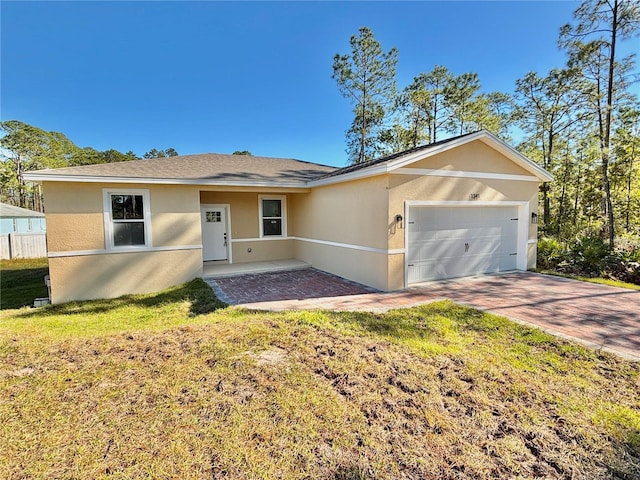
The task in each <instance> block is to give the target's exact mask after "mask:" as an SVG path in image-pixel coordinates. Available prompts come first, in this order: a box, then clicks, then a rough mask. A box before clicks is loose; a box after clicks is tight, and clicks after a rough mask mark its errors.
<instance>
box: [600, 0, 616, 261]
mask: <svg viewBox="0 0 640 480" xmlns="http://www.w3.org/2000/svg"><path fill="white" fill-rule="evenodd" d="M611 13H612V20H611V51H610V52H609V73H608V78H607V110H606V112H605V124H604V127H605V128H604V139H603V140H604V144H603V145H602V146H603V147H604V148H603V149H602V182H603V187H604V193H605V198H606V202H607V203H606V208H607V212H606V214H607V226H608V230H609V232H608V233H609V248H611V249H613V247H614V241H615V228H614V223H613V222H614V219H613V203H612V201H611V185H610V184H609V152H610V148H611V116H612V111H613V82H614V80H615V79H614V68H615V60H616V39H617V34H618V21H619V19H618V0H614V2H613V11H612V12H611Z"/></svg>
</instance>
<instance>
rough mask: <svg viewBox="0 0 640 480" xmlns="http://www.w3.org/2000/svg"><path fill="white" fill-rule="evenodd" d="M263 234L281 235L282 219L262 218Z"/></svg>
mask: <svg viewBox="0 0 640 480" xmlns="http://www.w3.org/2000/svg"><path fill="white" fill-rule="evenodd" d="M262 234H263V235H282V220H281V219H279V218H278V219H275V218H265V219H263V220H262Z"/></svg>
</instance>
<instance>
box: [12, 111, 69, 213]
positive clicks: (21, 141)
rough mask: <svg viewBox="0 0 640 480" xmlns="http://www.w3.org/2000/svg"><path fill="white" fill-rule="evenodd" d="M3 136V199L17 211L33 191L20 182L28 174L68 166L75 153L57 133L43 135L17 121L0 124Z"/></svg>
mask: <svg viewBox="0 0 640 480" xmlns="http://www.w3.org/2000/svg"><path fill="white" fill-rule="evenodd" d="M0 129H2V130H3V132H4V135H3V136H2V138H0V147H2V148H1V149H0V161H1V162H2V166H1V169H2V172H3V173H2V180H3V184H2V190H3V197H4V198H5V199H7V200H8V201H11V202H12V203H16V204H17V205H19V206H21V207H28V206H31V207H33V206H34V202H33V201H31V202H29V203H31V205H28V202H27V197H32V196H33V191H32V189H31V188H30V187H28V186H27V185H26V183H25V181H24V180H23V178H22V174H23V173H24V172H26V171H29V170H36V169H41V168H56V167H64V166H66V165H68V163H69V159H70V158H72V157H73V155H74V154H75V152H76V151H77V150H78V147H76V146H75V145H74V144H73V142H72V141H71V140H69V139H68V138H67V137H66V136H64V135H63V134H61V133H58V132H46V131H44V130H42V129H41V128H38V127H34V126H32V125H28V124H26V123H24V122H21V121H18V120H8V121H6V122H1V123H0Z"/></svg>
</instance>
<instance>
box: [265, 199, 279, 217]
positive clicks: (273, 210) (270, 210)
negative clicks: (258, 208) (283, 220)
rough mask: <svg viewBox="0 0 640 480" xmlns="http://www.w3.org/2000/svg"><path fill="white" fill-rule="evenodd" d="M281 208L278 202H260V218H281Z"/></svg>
mask: <svg viewBox="0 0 640 480" xmlns="http://www.w3.org/2000/svg"><path fill="white" fill-rule="evenodd" d="M281 206H282V202H281V201H280V200H262V216H263V217H264V218H269V217H282V213H281V212H282V209H281Z"/></svg>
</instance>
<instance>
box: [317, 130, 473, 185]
mask: <svg viewBox="0 0 640 480" xmlns="http://www.w3.org/2000/svg"><path fill="white" fill-rule="evenodd" d="M476 133H478V132H477V131H476V132H470V133H465V134H464V135H458V136H457V137H451V138H447V139H445V140H440V141H438V142H433V143H428V144H426V145H421V146H419V147H414V148H410V149H408V150H403V151H402V152H398V153H392V154H391V155H386V156H384V157H380V158H376V159H373V160H369V161H368V162H362V163H356V164H353V165H348V166H346V167H343V168H340V169H337V170H334V171H333V172H329V173H327V174H325V175H324V176H323V177H321V178H329V177H336V176H338V175H344V174H345V173H350V172H355V171H357V170H362V169H363V168H367V167H370V166H372V165H378V164H380V163H385V162H388V161H390V160H395V159H396V158H399V157H403V156H404V155H408V154H411V153H415V152H419V151H421V150H428V149H431V148H434V147H438V146H441V145H444V144H445V143H449V142H453V141H455V140H458V139H460V138H464V137H468V136H470V135H475V134H476Z"/></svg>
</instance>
